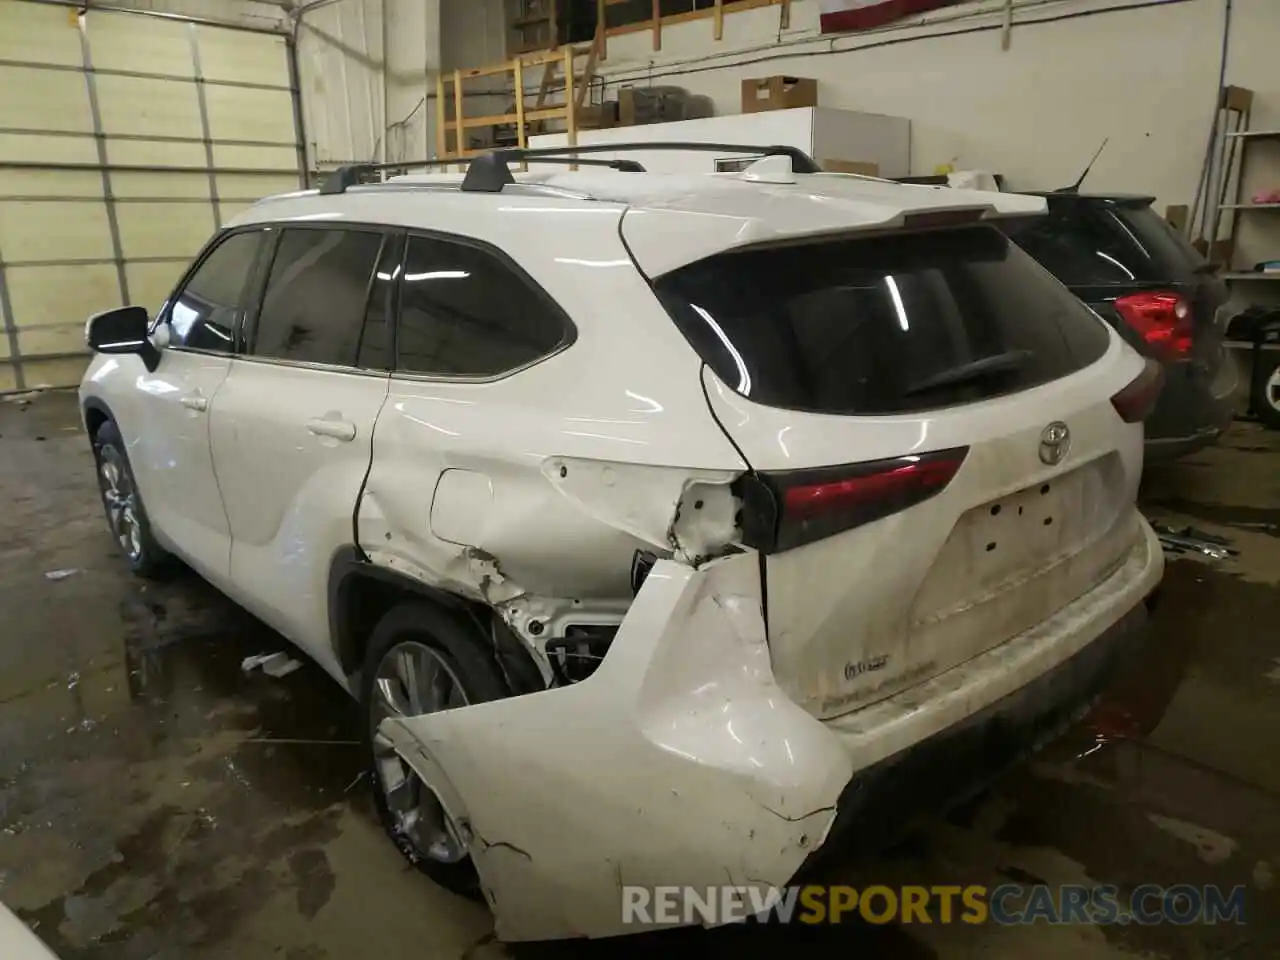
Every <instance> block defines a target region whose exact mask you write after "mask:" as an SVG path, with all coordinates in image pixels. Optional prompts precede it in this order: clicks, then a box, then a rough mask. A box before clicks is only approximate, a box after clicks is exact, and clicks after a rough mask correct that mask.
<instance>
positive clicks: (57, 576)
mask: <svg viewBox="0 0 1280 960" xmlns="http://www.w3.org/2000/svg"><path fill="white" fill-rule="evenodd" d="M79 572H80V568H79V567H67V568H66V569H65V570H46V571H45V575H44V578H45V579H46V580H65V579H67V577H74V576H75V575H76V574H77V573H79Z"/></svg>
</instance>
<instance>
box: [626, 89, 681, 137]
mask: <svg viewBox="0 0 1280 960" xmlns="http://www.w3.org/2000/svg"><path fill="white" fill-rule="evenodd" d="M688 101H689V95H688V93H686V92H685V91H684V90H683V89H681V88H679V87H623V88H622V89H621V90H619V91H618V124H619V126H623V127H634V126H637V125H638V124H645V123H671V122H673V121H676V120H686V119H688V109H687V107H688Z"/></svg>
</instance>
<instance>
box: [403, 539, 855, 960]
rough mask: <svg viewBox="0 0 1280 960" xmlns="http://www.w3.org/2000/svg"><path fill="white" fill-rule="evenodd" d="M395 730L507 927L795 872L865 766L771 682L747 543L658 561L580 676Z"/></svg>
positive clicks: (614, 923) (503, 929) (518, 934)
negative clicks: (633, 892)
mask: <svg viewBox="0 0 1280 960" xmlns="http://www.w3.org/2000/svg"><path fill="white" fill-rule="evenodd" d="M397 727H398V728H399V729H395V728H397ZM383 729H384V732H385V733H387V734H388V735H390V736H392V738H393V739H394V740H395V741H396V742H397V745H398V746H399V748H400V750H401V753H402V754H403V755H404V756H405V757H406V758H407V759H408V760H409V761H410V762H411V763H413V764H414V766H415V768H416V769H417V770H418V772H419V774H420V775H421V776H422V777H423V778H424V780H426V781H427V782H429V783H431V785H432V786H433V787H435V788H436V789H437V793H438V794H439V795H440V796H441V798H442V800H443V802H444V803H445V805H446V807H448V808H450V812H451V815H452V816H453V817H454V819H455V821H457V822H461V823H465V824H466V826H467V827H468V828H469V830H470V832H471V834H472V855H473V857H474V858H475V862H476V866H477V868H478V870H479V872H480V876H481V880H482V883H483V885H484V887H485V890H486V893H487V896H488V897H489V900H490V903H491V905H492V907H493V910H494V914H495V918H496V921H497V932H498V936H499V937H501V938H502V939H504V940H533V939H549V938H559V937H578V936H588V937H599V936H609V935H613V934H619V933H625V932H628V930H627V929H626V928H625V927H624V926H623V925H622V893H621V887H622V886H623V885H624V884H638V885H646V886H657V885H668V884H690V885H694V886H698V887H706V886H708V885H713V884H730V883H732V884H735V885H743V886H748V885H752V884H758V885H760V886H761V887H762V888H764V887H768V886H770V885H781V884H784V883H786V882H787V881H788V880H789V879H790V878H791V876H792V875H793V874H794V873H795V871H796V870H797V869H798V868H799V866H800V864H801V863H802V862H803V861H804V859H805V858H806V857H807V856H808V855H809V854H810V853H811V852H812V851H813V850H814V849H816V848H817V847H818V846H820V845H821V843H822V841H823V840H824V839H825V836H826V832H827V830H828V828H829V827H830V825H831V821H832V819H833V818H834V816H835V803H836V800H837V798H838V797H839V795H840V791H841V789H842V788H843V787H844V785H845V784H846V783H847V782H848V780H849V778H850V776H851V775H852V767H851V763H850V759H849V755H848V754H847V753H846V752H845V751H844V750H843V749H842V748H841V745H840V743H839V741H838V739H837V738H835V737H834V736H832V735H831V734H830V733H829V732H827V730H826V729H825V728H824V727H823V725H822V724H821V723H819V722H817V721H816V720H814V719H813V718H812V717H811V716H810V715H809V714H807V713H805V712H804V711H803V710H801V709H800V708H799V707H798V706H796V705H795V704H794V703H793V702H792V701H791V700H790V699H788V698H787V696H786V695H785V694H783V693H782V692H781V691H780V690H779V689H778V687H777V686H776V685H775V684H774V682H773V676H772V672H771V670H770V667H769V650H768V647H767V645H766V642H765V634H764V621H763V619H762V616H761V607H760V589H759V561H758V558H757V556H756V555H755V554H750V553H747V554H739V555H736V556H732V557H726V558H723V559H720V560H716V561H713V562H711V563H709V564H706V565H705V566H703V567H701V568H700V569H698V570H694V569H693V568H691V567H689V566H686V565H683V564H680V563H677V562H674V561H661V562H659V563H658V564H657V566H656V567H655V568H654V570H653V572H652V573H650V575H649V577H648V579H647V580H646V582H645V585H644V588H643V589H642V590H641V591H640V594H639V596H638V597H637V598H636V601H635V603H634V604H633V605H632V607H631V610H630V611H629V613H628V615H627V618H626V620H625V621H624V622H623V624H622V627H621V628H620V629H619V631H618V634H617V637H616V639H615V640H614V642H613V645H612V647H611V648H610V650H609V655H608V656H607V657H606V658H605V660H604V662H603V664H602V665H601V666H600V668H599V669H598V670H597V671H596V673H595V674H594V675H592V676H591V678H590V679H588V680H586V681H585V682H583V683H580V684H576V685H574V686H570V687H563V688H557V689H553V690H548V691H545V692H542V693H534V694H530V695H528V696H524V697H517V698H513V699H510V700H501V701H496V702H492V703H484V704H478V705H475V706H470V707H464V708H461V709H458V710H452V711H448V712H445V713H436V714H431V715H429V716H424V717H417V718H412V719H408V720H397V721H387V723H386V724H384V728H383ZM442 769H443V770H445V771H447V777H448V779H447V781H444V780H443V774H442V773H441V770H442Z"/></svg>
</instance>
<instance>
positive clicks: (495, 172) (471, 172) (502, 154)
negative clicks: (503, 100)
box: [462, 141, 822, 193]
mask: <svg viewBox="0 0 1280 960" xmlns="http://www.w3.org/2000/svg"><path fill="white" fill-rule="evenodd" d="M628 150H670V151H685V152H701V153H745V154H755V155H759V156H762V157H789V158H790V159H791V169H792V170H793V171H795V172H796V173H821V172H822V168H821V167H820V166H818V164H817V162H815V161H814V159H813V158H812V157H811V156H809V155H808V154H807V153H805V152H804V151H803V150H801V149H800V148H799V147H790V146H785V145H778V144H775V145H773V146H759V145H756V144H742V143H694V142H681V141H671V142H667V141H657V142H654V143H592V144H582V145H578V146H563V147H532V148H519V147H508V148H503V149H499V150H494V151H493V152H492V153H488V154H485V155H484V156H483V157H477V158H476V160H477V161H478V162H473V163H472V165H471V166H470V167H469V168H468V170H467V176H466V179H465V180H464V181H463V183H462V189H463V190H467V191H474V192H477V193H500V192H501V191H502V188H503V187H504V186H506V185H507V184H508V183H513V182H514V180H513V179H512V177H511V173H510V170H509V168H508V166H507V165H508V164H511V163H523V162H527V161H533V162H535V163H558V162H562V161H560V160H559V159H557V158H560V157H568V158H570V159H569V161H568V162H570V163H580V164H584V165H586V164H591V163H592V162H593V161H591V160H586V159H578V158H579V156H580V155H581V154H584V153H585V154H591V153H620V152H623V151H628ZM624 162H625V161H624Z"/></svg>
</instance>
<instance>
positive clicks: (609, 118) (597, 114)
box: [577, 100, 618, 130]
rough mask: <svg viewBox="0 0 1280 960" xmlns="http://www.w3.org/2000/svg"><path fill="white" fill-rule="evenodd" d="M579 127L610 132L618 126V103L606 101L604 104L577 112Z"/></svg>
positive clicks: (590, 106)
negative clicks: (610, 129)
mask: <svg viewBox="0 0 1280 960" xmlns="http://www.w3.org/2000/svg"><path fill="white" fill-rule="evenodd" d="M577 119H578V126H579V127H581V128H582V129H584V130H608V129H609V128H610V127H616V126H617V125H618V102H617V101H616V100H606V101H605V102H604V103H597V104H591V105H589V106H585V107H582V108H581V109H579V110H578V112H577Z"/></svg>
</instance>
